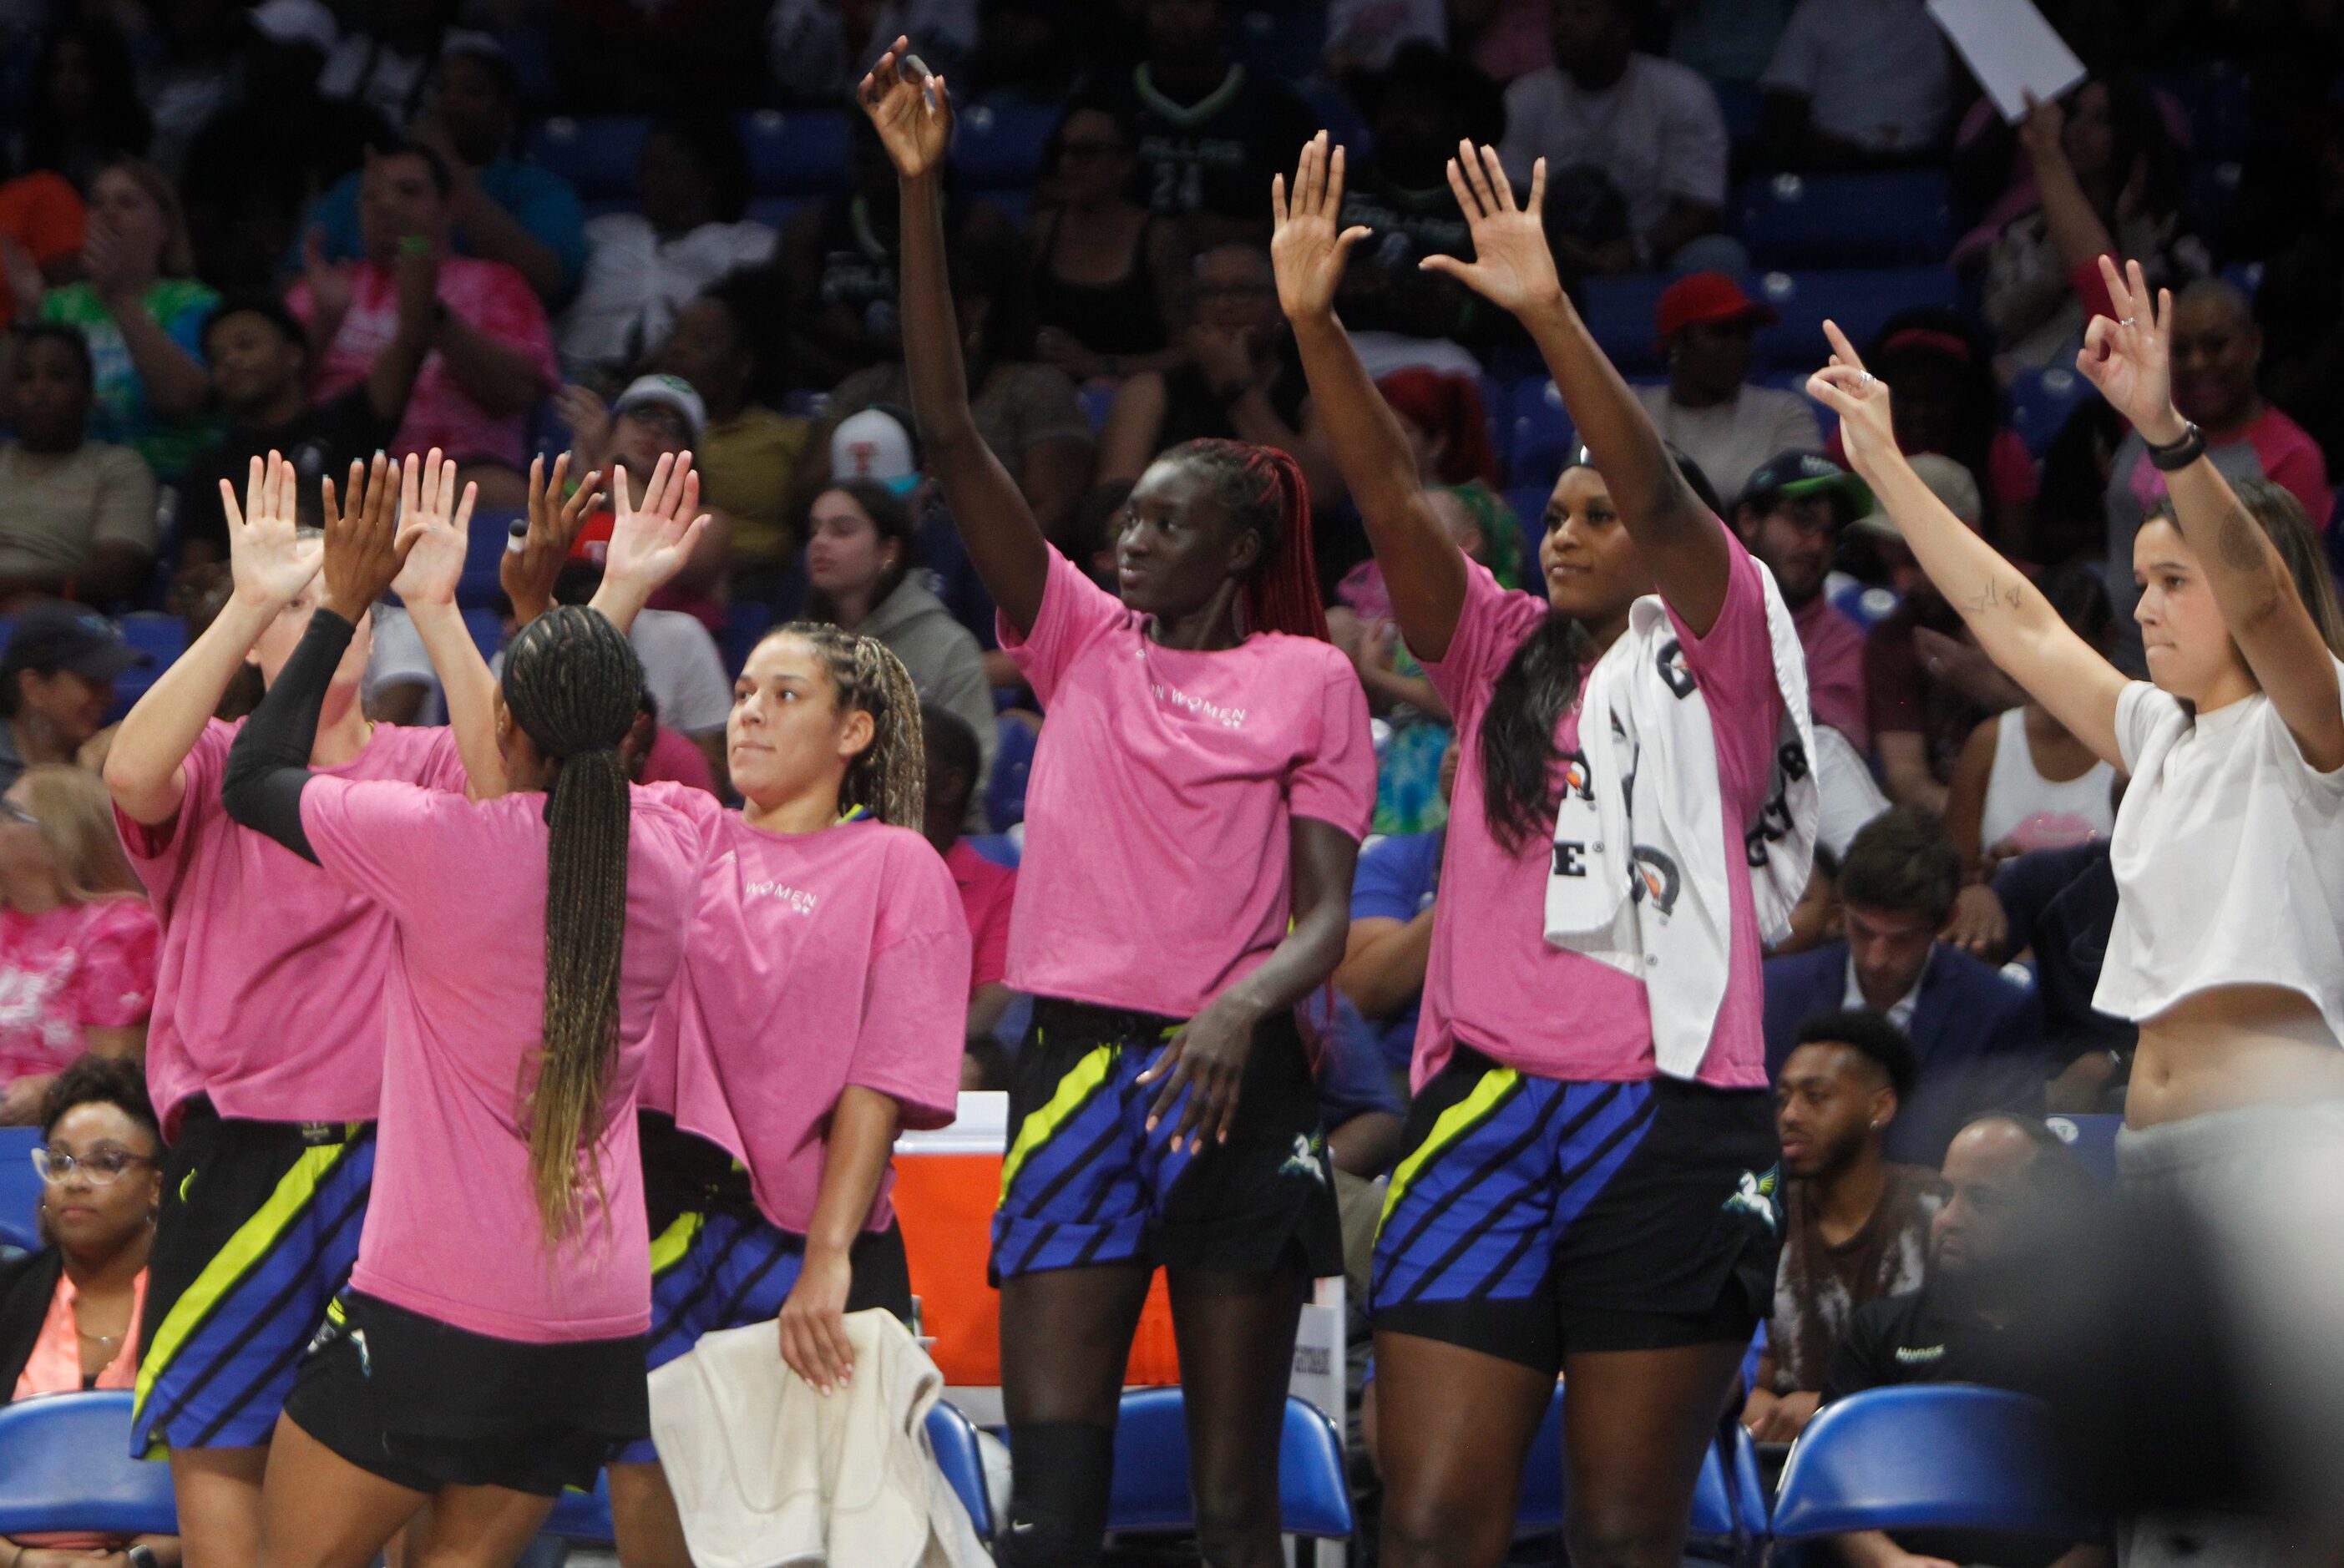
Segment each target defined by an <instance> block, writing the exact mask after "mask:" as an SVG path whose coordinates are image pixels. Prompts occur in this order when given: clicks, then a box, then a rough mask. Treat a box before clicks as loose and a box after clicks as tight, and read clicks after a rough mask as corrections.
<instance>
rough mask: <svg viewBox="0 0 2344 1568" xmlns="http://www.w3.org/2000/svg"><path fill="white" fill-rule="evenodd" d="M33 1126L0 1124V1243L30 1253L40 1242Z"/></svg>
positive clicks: (36, 1138) (36, 1143) (36, 1131)
mask: <svg viewBox="0 0 2344 1568" xmlns="http://www.w3.org/2000/svg"><path fill="white" fill-rule="evenodd" d="M40 1142H41V1129H40V1128H37V1127H0V1244H5V1245H6V1246H10V1247H19V1248H22V1249H25V1251H27V1252H30V1251H32V1250H33V1249H35V1248H36V1247H38V1246H40V1244H41V1225H40V1209H41V1173H40V1172H39V1171H37V1170H35V1169H34V1168H33V1150H34V1149H35V1148H39V1147H40Z"/></svg>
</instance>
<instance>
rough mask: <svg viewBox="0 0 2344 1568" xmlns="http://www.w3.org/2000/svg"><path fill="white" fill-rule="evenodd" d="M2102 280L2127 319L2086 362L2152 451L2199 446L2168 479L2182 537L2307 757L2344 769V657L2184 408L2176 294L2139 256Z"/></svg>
mask: <svg viewBox="0 0 2344 1568" xmlns="http://www.w3.org/2000/svg"><path fill="white" fill-rule="evenodd" d="M2100 280H2101V281H2102V282H2103V283H2105V284H2106V285H2107V290H2108V299H2109V301H2110V302H2111V303H2112V304H2113V305H2114V306H2115V307H2116V311H2117V319H2114V320H2111V319H2108V318H2107V317H2106V316H2097V317H2094V318H2093V319H2092V324H2091V326H2090V327H2089V328H2087V329H2086V331H2085V334H2084V350H2083V352H2082V353H2081V354H2079V355H2077V356H2076V366H2077V368H2078V369H2081V370H2082V371H2083V372H2084V374H2085V375H2086V376H2088V377H2090V378H2091V379H2092V381H2093V383H2094V384H2095V385H2096V386H2097V387H2098V388H2099V389H2100V390H2101V392H2103V393H2104V394H2106V396H2107V400H2108V401H2109V402H2110V403H2111V404H2113V405H2114V406H2115V407H2116V409H2117V411H2118V412H2120V413H2122V414H2123V415H2124V416H2125V417H2126V418H2127V419H2128V420H2131V421H2132V423H2133V428H2134V429H2135V430H2138V431H2139V432H2140V439H2141V440H2145V441H2147V443H2148V444H2149V447H2150V449H2151V450H2152V452H2154V451H2155V450H2156V449H2158V448H2172V447H2177V446H2178V445H2179V444H2180V443H2181V442H2183V441H2184V440H2196V441H2197V456H2196V458H2195V459H2194V460H2192V461H2190V462H2188V463H2187V464H2186V465H2185V466H2183V467H2181V468H2178V469H2175V470H2171V471H2170V472H2168V473H2167V474H2166V476H2165V482H2166V486H2167V490H2168V491H2170V493H2171V494H2172V497H2173V515H2174V519H2175V521H2177V523H2178V524H2179V526H2180V530H2181V537H2182V538H2183V539H2185V540H2187V541H2188V542H2189V548H2190V549H2191V550H2193V551H2197V559H2198V561H2199V563H2200V564H2201V565H2202V566H2203V567H2204V568H2205V571H2206V581H2207V582H2208V585H2209V586H2211V587H2212V589H2213V590H2214V602H2215V603H2216V604H2217V605H2218V606H2219V607H2220V609H2221V612H2222V622H2223V624H2225V625H2226V626H2228V628H2229V629H2230V635H2231V636H2232V637H2233V638H2235V639H2236V640H2237V642H2238V652H2241V653H2243V654H2244V655H2245V656H2246V661H2247V668H2248V669H2249V670H2251V671H2253V672H2254V676H2255V681H2256V683H2257V684H2258V685H2260V686H2261V687H2262V689H2263V691H2264V693H2266V694H2267V695H2268V697H2269V698H2270V700H2271V705H2272V706H2273V707H2275V708H2277V709H2278V715H2279V717H2280V718H2281V719H2283V720H2285V721H2286V723H2287V727H2288V733H2290V734H2292V735H2293V736H2294V737H2295V744H2297V745H2298V746H2299V747H2301V748H2302V751H2303V755H2304V760H2305V761H2307V762H2309V763H2310V764H2311V765H2312V766H2313V767H2315V768H2317V769H2319V771H2320V772H2321V773H2331V772H2333V771H2334V770H2335V769H2337V768H2338V767H2339V766H2344V709H2339V692H2338V688H2337V681H2336V661H2335V659H2334V657H2333V656H2332V655H2331V654H2330V652H2329V647H2328V644H2327V642H2326V641H2325V640H2324V639H2323V638H2322V637H2321V636H2320V634H2319V623H2318V622H2314V621H2313V620H2312V618H2311V612H2310V610H2309V608H2308V607H2307V606H2306V605H2305V604H2304V602H2303V595H2302V594H2301V593H2300V592H2297V590H2296V586H2295V579H2294V577H2293V576H2292V575H2291V574H2290V573H2289V572H2288V569H2287V563H2286V562H2285V561H2281V560H2280V559H2279V553H2278V548H2277V547H2276V546H2274V545H2273V544H2272V543H2271V541H2270V536H2269V535H2268V534H2267V533H2265V532H2264V531H2263V530H2262V526H2261V524H2259V523H2258V522H2256V521H2255V519H2254V514H2253V513H2251V512H2249V511H2248V510H2247V509H2246V506H2245V504H2244V503H2243V502H2241V501H2239V500H2238V492H2237V491H2233V490H2232V489H2231V488H2230V481H2228V480H2226V479H2224V478H2223V477H2222V474H2221V470H2218V469H2217V468H2216V467H2215V466H2214V460H2213V459H2212V458H2211V457H2209V456H2208V455H2207V451H2206V447H2205V442H2204V438H2203V437H2202V435H2199V434H2198V433H2197V432H2196V431H2195V430H2193V429H2192V427H2191V426H2190V425H2189V424H2188V423H2187V421H2186V420H2183V419H2182V417H2181V416H2180V414H2179V413H2177V412H2176V411H2175V410H2174V407H2173V383H2172V377H2171V374H2170V369H2169V366H2170V354H2171V348H2170V339H2171V323H2172V320H2173V294H2172V291H2171V290H2170V289H2164V288H2160V289H2158V290H2157V293H2156V296H2155V298H2153V299H2152V298H2151V296H2150V294H2149V289H2148V282H2147V278H2144V277H2143V276H2142V275H2141V269H2140V263H2139V262H2137V261H2131V262H2127V263H2126V264H2125V270H2124V271H2123V272H2122V273H2121V274H2119V273H2118V272H2117V268H2116V264H2115V263H2114V262H2113V261H2111V260H2109V259H2108V258H2107V257H2105V256H2104V257H2102V258H2100Z"/></svg>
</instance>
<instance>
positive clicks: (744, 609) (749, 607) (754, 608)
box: [724, 599, 773, 675]
mask: <svg viewBox="0 0 2344 1568" xmlns="http://www.w3.org/2000/svg"><path fill="white" fill-rule="evenodd" d="M772 630H773V606H772V605H770V604H767V603H765V602H763V601H762V600H756V599H741V600H735V601H734V602H732V603H731V604H728V605H726V606H725V607H724V673H726V674H728V675H738V674H739V673H741V666H742V665H743V664H746V663H748V662H749V655H750V654H751V653H753V652H755V651H756V647H757V644H758V642H761V641H763V638H764V635H765V633H766V632H770V631H772Z"/></svg>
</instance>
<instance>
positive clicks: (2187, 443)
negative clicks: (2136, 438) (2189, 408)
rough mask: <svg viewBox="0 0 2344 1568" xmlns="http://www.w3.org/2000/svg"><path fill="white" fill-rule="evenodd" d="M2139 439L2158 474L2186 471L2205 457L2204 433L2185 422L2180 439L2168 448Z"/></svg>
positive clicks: (2146, 439)
mask: <svg viewBox="0 0 2344 1568" xmlns="http://www.w3.org/2000/svg"><path fill="white" fill-rule="evenodd" d="M2140 439H2141V440H2142V441H2143V442H2145V443H2147V447H2148V460H2149V461H2150V462H2151V463H2152V464H2154V465H2155V466H2156V468H2157V471H2158V472H2160V473H2172V472H2175V471H2176V470H2180V469H2186V468H2187V467H2188V466H2189V465H2190V464H2191V463H2194V462H2196V461H2197V460H2198V459H2199V458H2202V457H2204V456H2205V455H2206V432H2205V431H2203V430H2199V429H2198V428H2197V426H2196V425H2194V424H2192V423H2190V422H2189V421H2188V420H2183V421H2182V422H2181V439H2180V440H2177V441H2175V442H2173V443H2171V444H2170V445H2168V446H2158V445H2157V443H2156V442H2155V441H2152V440H2149V439H2148V438H2147V436H2143V437H2141V438H2140Z"/></svg>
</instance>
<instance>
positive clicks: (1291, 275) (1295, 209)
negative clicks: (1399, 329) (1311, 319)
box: [1269, 131, 1372, 320]
mask: <svg viewBox="0 0 2344 1568" xmlns="http://www.w3.org/2000/svg"><path fill="white" fill-rule="evenodd" d="M1269 217H1270V223H1271V225H1272V228H1273V230H1274V232H1273V233H1272V234H1271V236H1270V240H1269V259H1270V262H1271V264H1272V265H1273V266H1275V267H1276V268H1277V269H1278V304H1279V305H1280V306H1281V307H1283V308H1284V309H1285V311H1286V314H1287V318H1288V319H1289V320H1293V319H1300V318H1302V317H1304V316H1323V315H1325V314H1326V313H1327V312H1329V311H1330V310H1332V309H1334V308H1335V290H1336V288H1337V287H1338V286H1339V284H1340V283H1341V282H1342V281H1343V267H1344V264H1345V262H1347V261H1348V260H1349V258H1350V254H1351V247H1353V246H1354V245H1357V244H1358V243H1359V241H1361V240H1362V239H1365V238H1368V236H1369V233H1371V232H1372V230H1370V229H1369V228H1365V227H1364V226H1361V225H1354V226H1353V227H1351V228H1343V227H1342V221H1343V149H1342V148H1341V147H1337V148H1335V149H1334V151H1333V153H1332V154H1329V151H1328V150H1327V133H1326V132H1325V131H1320V132H1319V133H1318V135H1317V136H1315V137H1311V138H1310V139H1309V140H1308V141H1307V142H1305V143H1303V144H1302V157H1301V160H1300V161H1299V162H1298V163H1297V164H1296V165H1295V167H1294V185H1293V187H1292V188H1291V190H1289V189H1288V187H1287V183H1286V177H1285V176H1284V175H1282V174H1281V175H1277V176H1274V177H1271V179H1270V182H1269Z"/></svg>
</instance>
